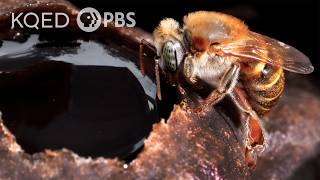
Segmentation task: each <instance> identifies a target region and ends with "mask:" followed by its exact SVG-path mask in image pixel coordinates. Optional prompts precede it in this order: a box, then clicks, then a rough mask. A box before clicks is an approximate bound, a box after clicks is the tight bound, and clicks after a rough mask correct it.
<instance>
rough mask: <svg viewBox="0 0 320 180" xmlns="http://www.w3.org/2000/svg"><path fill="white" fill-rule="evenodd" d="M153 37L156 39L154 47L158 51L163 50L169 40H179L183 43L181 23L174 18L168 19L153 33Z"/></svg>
mask: <svg viewBox="0 0 320 180" xmlns="http://www.w3.org/2000/svg"><path fill="white" fill-rule="evenodd" d="M153 37H154V45H155V46H156V48H157V53H158V54H159V52H158V51H160V50H161V48H162V45H163V43H165V42H166V41H168V40H174V39H175V40H179V41H181V39H182V37H181V29H180V25H179V23H178V22H177V21H176V20H174V19H172V18H166V19H164V20H162V21H161V22H160V24H159V26H158V27H157V28H156V29H155V30H154V31H153Z"/></svg>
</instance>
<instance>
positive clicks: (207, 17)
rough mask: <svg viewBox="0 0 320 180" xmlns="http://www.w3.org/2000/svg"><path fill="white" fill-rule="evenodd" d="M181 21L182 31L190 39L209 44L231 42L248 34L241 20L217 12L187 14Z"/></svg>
mask: <svg viewBox="0 0 320 180" xmlns="http://www.w3.org/2000/svg"><path fill="white" fill-rule="evenodd" d="M183 21H184V29H187V30H188V31H189V32H190V33H191V36H192V37H197V38H203V39H206V40H208V41H210V43H212V42H218V43H219V42H223V41H225V40H228V41H233V40H236V39H237V38H239V37H241V36H242V35H245V34H246V33H247V32H248V28H247V26H246V25H245V24H244V23H243V22H242V21H241V20H239V19H237V18H235V17H233V16H230V15H226V14H222V13H218V12H208V11H198V12H193V13H189V14H188V15H186V16H185V17H184V19H183Z"/></svg>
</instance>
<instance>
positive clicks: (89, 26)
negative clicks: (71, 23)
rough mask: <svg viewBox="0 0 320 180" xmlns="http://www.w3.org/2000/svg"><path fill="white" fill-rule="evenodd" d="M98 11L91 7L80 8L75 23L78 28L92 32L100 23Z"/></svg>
mask: <svg viewBox="0 0 320 180" xmlns="http://www.w3.org/2000/svg"><path fill="white" fill-rule="evenodd" d="M101 21H102V20H101V15H100V13H99V12H98V11H97V10H96V9H94V8H91V7H87V8H84V9H82V10H81V11H80V12H79V13H78V16H77V24H78V26H79V28H80V29H81V30H83V31H85V32H93V31H95V30H97V29H98V28H99V27H100V25H101Z"/></svg>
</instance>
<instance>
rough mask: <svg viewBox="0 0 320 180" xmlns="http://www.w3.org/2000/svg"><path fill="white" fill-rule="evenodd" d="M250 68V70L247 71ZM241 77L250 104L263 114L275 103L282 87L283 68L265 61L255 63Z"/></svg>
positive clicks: (259, 113)
mask: <svg viewBox="0 0 320 180" xmlns="http://www.w3.org/2000/svg"><path fill="white" fill-rule="evenodd" d="M251 66H252V65H251ZM250 69H251V72H248V70H250ZM242 77H243V78H242V80H243V81H242V83H243V85H244V88H245V90H246V92H247V95H248V96H249V102H250V104H251V106H252V107H253V109H254V110H255V111H256V112H257V113H258V115H262V116H263V115H265V114H266V113H268V112H269V111H270V110H271V109H272V107H273V106H275V105H276V103H277V102H278V99H279V97H280V96H281V94H282V91H283V89H284V82H285V81H284V73H283V69H282V68H279V67H275V66H272V65H269V64H265V63H255V64H254V66H253V67H252V68H249V69H247V72H245V73H243V74H242Z"/></svg>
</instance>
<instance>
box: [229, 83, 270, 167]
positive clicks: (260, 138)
mask: <svg viewBox="0 0 320 180" xmlns="http://www.w3.org/2000/svg"><path fill="white" fill-rule="evenodd" d="M230 95H231V97H232V99H233V100H234V102H235V104H236V105H237V106H238V108H239V109H240V110H241V111H243V112H245V113H246V114H247V116H246V117H244V118H243V119H242V122H241V123H242V125H243V129H244V145H245V147H246V152H245V158H246V162H247V164H248V165H249V166H250V167H255V164H256V158H257V156H258V155H260V154H261V153H262V152H263V151H264V149H265V148H266V146H267V142H266V141H267V139H266V131H265V129H264V127H263V124H262V121H261V120H260V118H259V116H258V115H257V113H256V112H255V111H254V110H253V109H252V107H251V105H250V104H249V102H248V101H247V97H246V94H245V92H244V91H243V90H242V89H241V88H239V87H235V88H234V90H233V91H232V92H231V93H230Z"/></svg>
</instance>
